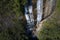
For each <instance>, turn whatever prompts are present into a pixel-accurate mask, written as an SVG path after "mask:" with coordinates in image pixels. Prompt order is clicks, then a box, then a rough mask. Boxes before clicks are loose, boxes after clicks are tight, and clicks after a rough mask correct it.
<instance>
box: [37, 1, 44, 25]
mask: <svg viewBox="0 0 60 40" xmlns="http://www.w3.org/2000/svg"><path fill="white" fill-rule="evenodd" d="M42 14H43V0H37V24H39V23H40V21H41V20H42Z"/></svg>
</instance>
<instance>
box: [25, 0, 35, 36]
mask: <svg viewBox="0 0 60 40" xmlns="http://www.w3.org/2000/svg"><path fill="white" fill-rule="evenodd" d="M32 9H33V8H32V0H27V4H26V5H25V18H26V21H27V26H26V32H27V35H31V36H33V35H32V30H33V27H34V18H33V12H32Z"/></svg>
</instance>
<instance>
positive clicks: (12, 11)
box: [0, 0, 28, 40]
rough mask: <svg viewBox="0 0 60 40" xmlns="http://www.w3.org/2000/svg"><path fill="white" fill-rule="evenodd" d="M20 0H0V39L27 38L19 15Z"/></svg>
mask: <svg viewBox="0 0 60 40" xmlns="http://www.w3.org/2000/svg"><path fill="white" fill-rule="evenodd" d="M19 1H20V0H0V40H28V37H27V36H26V35H25V28H24V25H23V24H22V21H21V20H19V17H20V16H21V15H22V13H21V10H20V9H21V6H20V4H21V3H20V2H19Z"/></svg>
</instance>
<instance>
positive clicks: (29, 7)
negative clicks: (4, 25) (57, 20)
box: [25, 0, 43, 39]
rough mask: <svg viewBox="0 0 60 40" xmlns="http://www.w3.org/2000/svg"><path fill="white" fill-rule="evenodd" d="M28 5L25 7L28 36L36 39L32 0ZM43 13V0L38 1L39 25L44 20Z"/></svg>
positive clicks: (29, 0) (28, 0)
mask: <svg viewBox="0 0 60 40" xmlns="http://www.w3.org/2000/svg"><path fill="white" fill-rule="evenodd" d="M27 2H28V3H27V4H26V5H25V17H26V21H27V26H26V31H27V35H31V36H32V38H33V39H34V37H35V35H34V34H32V31H33V27H34V18H33V14H32V13H33V12H32V0H27ZM42 11H43V0H37V24H38V23H39V22H40V21H41V19H42V13H43V12H42Z"/></svg>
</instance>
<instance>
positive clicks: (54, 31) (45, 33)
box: [0, 0, 60, 40]
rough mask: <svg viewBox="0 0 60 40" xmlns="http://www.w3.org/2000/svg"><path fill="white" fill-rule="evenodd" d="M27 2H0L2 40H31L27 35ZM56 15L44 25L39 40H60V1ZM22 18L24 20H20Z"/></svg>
mask: <svg viewBox="0 0 60 40" xmlns="http://www.w3.org/2000/svg"><path fill="white" fill-rule="evenodd" d="M26 2H27V1H26V0H0V40H29V39H30V36H27V35H26V33H25V24H26V20H25V17H24V5H25V4H26ZM53 13H54V14H53V15H52V16H51V18H48V19H47V21H46V22H44V23H43V29H42V31H40V32H39V33H38V34H37V36H38V39H39V40H60V0H57V3H56V8H55V11H54V12H53ZM20 17H22V19H20Z"/></svg>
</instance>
